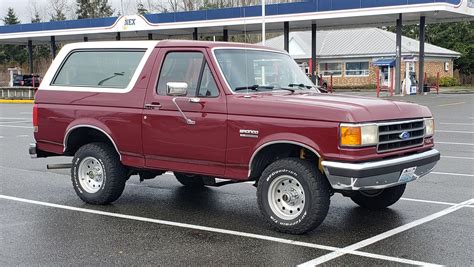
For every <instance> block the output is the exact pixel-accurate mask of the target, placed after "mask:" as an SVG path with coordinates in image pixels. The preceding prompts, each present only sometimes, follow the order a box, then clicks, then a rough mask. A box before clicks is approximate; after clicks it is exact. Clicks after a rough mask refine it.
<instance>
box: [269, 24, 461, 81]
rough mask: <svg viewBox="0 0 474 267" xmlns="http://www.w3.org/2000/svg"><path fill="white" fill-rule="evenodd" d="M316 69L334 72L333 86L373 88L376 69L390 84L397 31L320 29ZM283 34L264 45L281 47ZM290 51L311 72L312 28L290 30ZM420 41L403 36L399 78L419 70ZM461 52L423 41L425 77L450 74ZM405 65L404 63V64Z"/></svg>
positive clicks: (322, 72)
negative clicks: (400, 75)
mask: <svg viewBox="0 0 474 267" xmlns="http://www.w3.org/2000/svg"><path fill="white" fill-rule="evenodd" d="M316 36H317V37H316V40H317V42H316V54H317V64H316V72H317V73H318V74H321V75H322V76H323V79H325V80H326V81H327V80H328V79H329V78H330V76H331V75H332V76H333V82H334V86H335V87H336V88H373V87H374V86H375V85H376V83H377V81H376V79H377V78H376V76H377V75H376V72H377V71H379V72H380V82H381V86H383V87H390V86H391V83H392V82H393V81H392V80H391V79H390V77H391V75H392V72H394V71H395V51H394V49H393V47H395V43H396V34H395V33H392V32H389V31H386V30H383V29H380V28H356V29H339V30H323V31H318V32H317V34H316ZM283 38H284V37H283V36H282V35H281V36H278V37H275V38H271V39H268V40H267V41H266V45H267V46H269V47H273V48H277V49H282V50H283ZM289 38H290V41H289V54H290V55H291V56H292V57H293V58H294V59H295V60H296V62H298V64H299V65H300V66H301V68H302V69H304V70H305V71H306V73H311V72H312V70H311V32H309V31H303V32H302V31H294V32H290V37H289ZM418 49H419V42H418V41H417V40H414V39H411V38H408V37H405V36H403V37H402V65H401V67H402V80H403V79H404V77H405V72H406V70H407V68H408V71H410V72H415V73H418V71H417V70H418V64H416V63H417V61H418V54H419V50H418ZM459 56H460V53H458V52H455V51H452V50H449V49H445V48H442V47H439V46H435V45H431V44H428V43H426V45H425V72H426V76H427V77H432V78H434V77H437V75H438V73H439V75H440V77H453V61H454V59H456V58H458V57H459ZM406 65H407V66H406Z"/></svg>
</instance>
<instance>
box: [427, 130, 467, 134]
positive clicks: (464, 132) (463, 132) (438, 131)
mask: <svg viewBox="0 0 474 267" xmlns="http://www.w3.org/2000/svg"><path fill="white" fill-rule="evenodd" d="M435 132H437V133H461V134H474V132H468V131H447V130H436V131H435Z"/></svg>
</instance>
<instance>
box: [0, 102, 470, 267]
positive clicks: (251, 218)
mask: <svg viewBox="0 0 474 267" xmlns="http://www.w3.org/2000/svg"><path fill="white" fill-rule="evenodd" d="M397 99H400V100H403V101H413V102H417V103H420V104H423V105H426V106H429V107H430V108H431V110H432V112H433V113H434V116H435V118H436V136H435V140H436V148H437V149H438V150H440V151H441V153H442V159H441V161H440V162H439V163H438V165H437V167H436V168H435V170H434V172H433V173H431V174H429V175H427V176H425V177H423V178H421V179H420V180H418V181H415V182H413V183H410V184H409V185H408V187H407V190H406V192H405V194H404V196H403V199H402V200H400V201H399V202H398V203H396V204H395V205H393V206H392V207H390V208H388V209H385V210H383V211H375V212H374V211H366V210H363V209H361V208H359V207H358V206H357V205H356V204H354V203H353V202H352V201H351V200H350V199H348V198H343V197H342V196H340V195H335V196H334V197H332V199H331V207H330V210H329V214H328V217H327V218H326V220H325V221H324V222H323V224H322V225H321V226H320V227H319V228H317V229H316V230H315V231H313V232H310V233H308V234H306V235H301V236H292V235H286V234H280V233H277V232H274V231H273V230H270V229H269V228H268V227H267V226H266V225H265V224H264V222H263V220H262V219H261V218H260V217H259V211H258V207H257V203H256V195H255V191H256V189H255V188H254V187H253V186H252V185H251V184H249V183H244V184H235V185H229V186H224V187H220V188H205V189H204V190H197V191H193V190H190V189H187V188H184V187H182V186H181V185H180V184H179V183H178V182H177V181H176V180H175V179H174V177H173V176H172V175H170V174H165V175H163V176H161V177H158V178H157V179H154V180H146V181H144V182H142V183H140V182H139V180H138V177H132V178H131V179H130V180H129V181H128V182H127V186H126V188H125V191H124V193H123V195H122V197H121V198H120V199H119V200H118V201H116V202H114V204H113V205H108V206H92V205H87V204H85V203H83V202H82V201H81V200H80V199H79V198H78V197H77V196H76V194H75V192H74V190H73V187H72V185H71V180H70V176H69V171H68V170H54V171H50V170H47V169H46V164H48V163H65V162H68V160H69V161H70V158H49V159H30V158H29V155H28V145H29V143H31V142H33V141H34V139H33V134H32V127H31V105H30V104H20V105H15V104H1V105H0V265H2V266H12V265H23V266H24V265H29V266H30V265H98V264H107V265H112V264H118V265H145V264H146V265H198V266H200V265H270V266H293V265H299V264H305V263H306V264H308V265H315V264H318V265H319V264H321V265H428V264H434V265H458V266H473V265H474V256H473V252H472V248H473V247H474V238H473V232H474V220H473V218H474V94H444V95H439V96H436V95H428V96H416V97H403V98H397Z"/></svg>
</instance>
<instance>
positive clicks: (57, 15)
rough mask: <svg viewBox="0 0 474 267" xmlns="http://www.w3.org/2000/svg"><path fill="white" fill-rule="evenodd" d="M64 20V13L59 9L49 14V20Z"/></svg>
mask: <svg viewBox="0 0 474 267" xmlns="http://www.w3.org/2000/svg"><path fill="white" fill-rule="evenodd" d="M63 20H66V15H64V13H63V12H62V11H61V10H59V9H58V10H56V13H54V14H53V15H51V19H50V20H49V21H63Z"/></svg>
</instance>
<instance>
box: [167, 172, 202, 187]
mask: <svg viewBox="0 0 474 267" xmlns="http://www.w3.org/2000/svg"><path fill="white" fill-rule="evenodd" d="M174 177H176V180H178V182H180V183H181V184H182V185H184V186H188V187H194V188H199V187H203V186H204V178H203V176H201V175H194V174H185V173H180V172H175V173H174Z"/></svg>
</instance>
